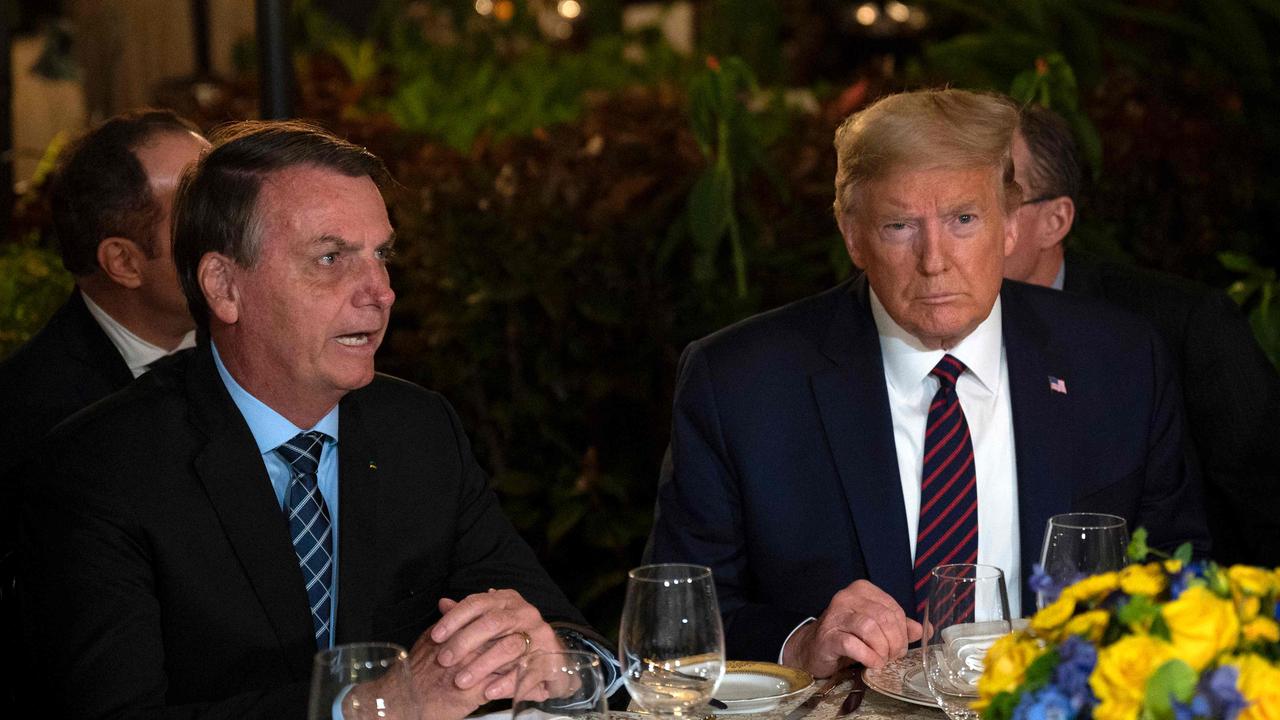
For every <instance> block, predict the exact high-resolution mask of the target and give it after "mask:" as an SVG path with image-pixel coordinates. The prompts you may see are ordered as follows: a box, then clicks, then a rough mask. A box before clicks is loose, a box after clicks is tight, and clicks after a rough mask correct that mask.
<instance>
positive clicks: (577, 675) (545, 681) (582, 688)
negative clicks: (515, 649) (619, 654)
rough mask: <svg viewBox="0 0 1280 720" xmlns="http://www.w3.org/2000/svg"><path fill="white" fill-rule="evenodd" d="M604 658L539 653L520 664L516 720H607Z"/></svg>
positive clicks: (513, 709) (514, 709)
mask: <svg viewBox="0 0 1280 720" xmlns="http://www.w3.org/2000/svg"><path fill="white" fill-rule="evenodd" d="M602 677H603V675H602V673H601V672H600V657H599V656H597V655H596V654H595V653H589V652H576V651H567V652H535V653H532V654H530V655H526V656H525V657H524V658H522V659H521V660H520V664H519V666H518V668H517V671H516V691H515V695H514V696H513V697H512V699H511V718H512V720H549V719H550V718H607V717H608V715H609V707H608V703H607V698H606V697H605V691H606V690H607V688H606V687H605V686H604V680H603V679H602Z"/></svg>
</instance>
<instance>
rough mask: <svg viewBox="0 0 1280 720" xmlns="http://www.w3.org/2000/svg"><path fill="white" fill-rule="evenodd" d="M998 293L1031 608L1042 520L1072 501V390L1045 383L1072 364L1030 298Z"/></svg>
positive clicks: (1014, 290) (1011, 291) (1008, 290)
mask: <svg viewBox="0 0 1280 720" xmlns="http://www.w3.org/2000/svg"><path fill="white" fill-rule="evenodd" d="M1001 297H1002V298H1003V301H1002V303H1001V307H1002V308H1003V313H1004V347H1005V357H1006V359H1007V360H1008V365H1009V403H1010V406H1011V408H1012V413H1013V439H1014V448H1015V449H1014V453H1015V457H1016V459H1017V463H1018V515H1019V518H1020V522H1019V527H1018V535H1019V540H1020V547H1021V553H1020V554H1021V556H1022V562H1021V566H1022V581H1023V582H1022V587H1023V593H1022V598H1023V602H1022V606H1023V610H1024V612H1027V611H1030V610H1032V609H1034V597H1032V594H1031V593H1030V592H1028V591H1026V587H1027V585H1026V582H1027V580H1029V579H1030V577H1031V564H1032V563H1035V562H1039V561H1040V546H1041V543H1042V542H1043V539H1044V528H1045V524H1046V523H1047V522H1048V520H1049V518H1050V516H1052V515H1054V514H1056V513H1060V512H1066V510H1067V509H1068V508H1069V507H1070V504H1071V483H1070V481H1069V478H1070V472H1069V470H1070V464H1071V461H1072V458H1071V447H1070V440H1069V437H1068V433H1067V422H1066V420H1065V416H1066V413H1067V410H1068V405H1067V403H1068V402H1069V401H1070V395H1068V394H1066V393H1061V392H1055V391H1054V390H1052V389H1051V388H1050V386H1049V383H1050V378H1051V377H1052V378H1058V379H1062V380H1063V381H1064V383H1066V384H1067V386H1068V387H1069V384H1070V382H1071V377H1070V370H1071V369H1070V368H1069V367H1066V366H1065V365H1064V362H1063V361H1062V360H1061V355H1060V353H1058V352H1056V350H1055V348H1054V347H1053V344H1052V343H1051V341H1050V336H1049V329H1048V327H1046V326H1045V324H1044V323H1043V322H1042V321H1041V320H1040V319H1039V318H1037V317H1036V316H1035V315H1034V314H1033V313H1032V312H1031V309H1030V307H1029V303H1030V302H1031V298H1024V297H1022V291H1021V288H1020V287H1018V286H1017V285H1016V284H1011V283H1009V282H1006V283H1005V286H1004V290H1003V291H1002V292H1001Z"/></svg>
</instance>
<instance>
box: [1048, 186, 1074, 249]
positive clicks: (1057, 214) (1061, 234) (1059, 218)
mask: <svg viewBox="0 0 1280 720" xmlns="http://www.w3.org/2000/svg"><path fill="white" fill-rule="evenodd" d="M1049 202H1050V203H1052V204H1051V205H1050V206H1049V207H1048V208H1046V212H1045V213H1044V218H1043V219H1042V221H1041V222H1042V223H1043V224H1044V232H1042V233H1040V238H1041V243H1042V245H1043V248H1044V249H1048V248H1051V247H1053V246H1054V245H1057V244H1058V243H1060V242H1062V239H1063V238H1065V237H1066V236H1067V233H1069V232H1071V226H1072V225H1073V224H1074V223H1075V219H1076V204H1075V202H1074V201H1073V200H1072V199H1071V198H1069V197H1066V196H1065V195H1064V196H1063V197H1059V198H1054V199H1053V200H1050V201H1049Z"/></svg>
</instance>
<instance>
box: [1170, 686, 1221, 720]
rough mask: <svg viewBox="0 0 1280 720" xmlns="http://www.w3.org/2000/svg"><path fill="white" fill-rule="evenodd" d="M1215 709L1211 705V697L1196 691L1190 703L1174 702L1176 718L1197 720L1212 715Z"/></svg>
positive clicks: (1175, 719) (1176, 719) (1174, 716)
mask: <svg viewBox="0 0 1280 720" xmlns="http://www.w3.org/2000/svg"><path fill="white" fill-rule="evenodd" d="M1212 714H1213V709H1212V708H1211V707H1210V706H1209V698H1207V697H1205V696H1204V695H1201V694H1199V693H1196V696H1195V697H1193V698H1191V702H1189V703H1180V702H1178V701H1176V700H1175V701H1174V702H1173V718H1174V720H1195V719H1196V718H1208V717H1212Z"/></svg>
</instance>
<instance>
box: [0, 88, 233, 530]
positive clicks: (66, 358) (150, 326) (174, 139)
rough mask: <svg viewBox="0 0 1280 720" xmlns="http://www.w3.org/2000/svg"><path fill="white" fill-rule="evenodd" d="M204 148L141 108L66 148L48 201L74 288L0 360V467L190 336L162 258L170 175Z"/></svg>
mask: <svg viewBox="0 0 1280 720" xmlns="http://www.w3.org/2000/svg"><path fill="white" fill-rule="evenodd" d="M208 146H209V143H208V142H206V141H205V139H204V138H203V137H201V136H200V133H199V131H198V130H197V128H196V127H195V126H194V125H192V124H191V123H190V122H188V121H186V120H184V119H182V118H180V117H178V116H177V115H175V114H173V113H171V112H169V111H165V110H140V111H136V112H131V113H125V114H123V115H119V116H116V117H114V118H111V119H110V120H107V121H106V122H104V123H102V124H101V125H99V126H98V127H96V128H94V129H93V130H92V131H90V132H89V133H87V134H86V135H85V136H84V137H83V138H81V139H80V140H79V141H78V142H77V143H76V144H75V145H74V146H73V147H72V148H70V149H69V150H68V152H67V154H66V155H65V157H64V158H63V161H62V163H61V166H60V167H59V170H58V172H57V174H56V175H55V177H54V180H53V193H52V209H53V225H54V231H55V233H56V234H57V238H58V244H59V248H60V250H61V252H62V264H63V266H65V267H66V268H67V270H68V271H70V272H71V273H72V274H73V275H74V276H75V279H76V289H75V290H74V291H73V292H72V293H71V297H70V298H69V299H68V300H67V302H66V303H65V304H63V306H62V307H61V308H59V309H58V311H57V312H56V313H54V315H53V317H52V318H50V320H49V322H48V324H47V325H45V327H44V328H43V329H42V330H41V331H40V332H39V333H38V334H37V335H36V336H35V337H33V338H32V339H31V340H30V341H29V342H28V343H26V344H25V345H23V346H22V347H21V348H19V349H18V350H17V351H16V352H15V353H14V354H13V355H12V356H11V357H9V358H8V359H7V360H5V361H4V363H3V364H0V397H3V398H4V399H5V403H6V410H5V412H4V413H3V416H2V417H0V477H3V476H4V475H6V471H7V470H8V469H9V468H12V467H13V466H14V465H15V464H16V463H17V462H18V461H19V459H20V458H21V457H22V456H23V454H24V453H25V451H26V449H27V448H29V447H30V446H31V445H32V444H33V443H35V441H37V440H39V439H40V438H41V437H42V436H43V435H44V434H45V433H47V432H48V431H49V429H50V428H52V427H53V426H54V425H56V424H57V423H58V422H60V421H61V420H63V419H64V418H66V417H68V416H70V415H71V414H72V413H74V412H76V411H77V410H79V409H81V408H83V407H86V406H88V405H90V404H92V403H93V402H95V401H97V400H100V399H101V398H104V397H106V396H107V395H110V394H111V393H113V392H115V391H117V390H119V389H121V388H123V387H124V386H125V385H128V384H129V382H131V381H132V380H133V379H134V378H135V377H137V376H139V375H141V374H142V373H143V372H146V369H147V365H148V364H150V363H152V362H154V361H156V360H158V359H159V358H161V357H163V356H164V355H166V354H168V353H170V352H172V351H174V350H176V349H179V348H183V347H191V346H192V345H193V344H194V342H195V334H194V332H193V328H194V323H193V322H192V320H191V315H190V313H188V312H187V305H186V301H185V300H184V299H183V297H182V290H181V288H179V286H178V277H177V274H176V272H175V271H174V269H173V261H172V260H171V259H170V246H169V215H170V209H171V208H172V206H173V193H174V190H175V188H176V187H177V184H178V178H179V176H180V175H181V173H182V171H183V169H184V168H186V167H187V166H189V165H191V164H192V163H194V162H195V160H196V158H197V157H199V154H200V152H201V151H203V150H204V149H205V148H207V147H208ZM5 484H6V486H7V489H8V490H9V491H12V490H14V488H13V487H12V485H11V484H10V483H7V482H6V483H5ZM8 507H10V508H12V507H14V504H12V503H10V504H9V505H8Z"/></svg>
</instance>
